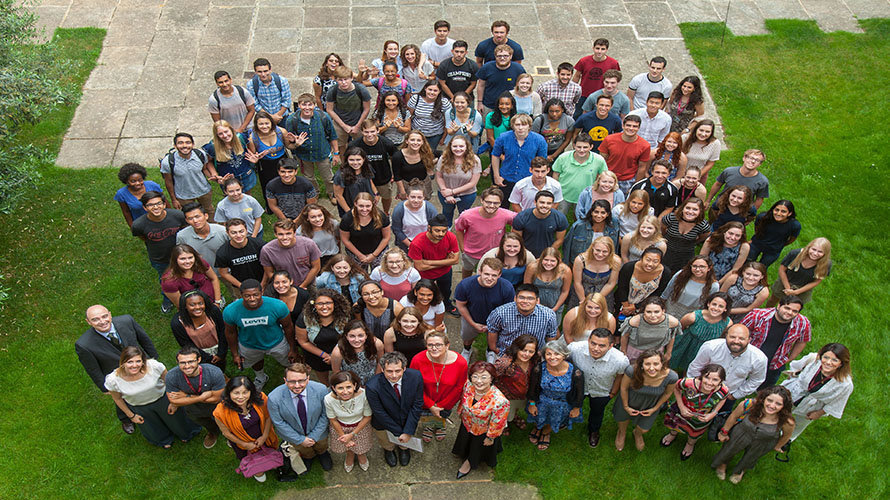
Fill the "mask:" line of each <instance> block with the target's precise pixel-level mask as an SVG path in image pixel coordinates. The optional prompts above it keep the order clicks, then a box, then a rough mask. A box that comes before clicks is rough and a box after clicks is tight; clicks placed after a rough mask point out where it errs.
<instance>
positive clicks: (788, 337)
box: [742, 308, 810, 370]
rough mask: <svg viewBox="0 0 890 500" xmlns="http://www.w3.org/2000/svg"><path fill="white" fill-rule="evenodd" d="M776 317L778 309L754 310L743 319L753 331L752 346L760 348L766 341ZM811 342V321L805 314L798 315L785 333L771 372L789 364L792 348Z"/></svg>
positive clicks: (772, 363) (771, 361)
mask: <svg viewBox="0 0 890 500" xmlns="http://www.w3.org/2000/svg"><path fill="white" fill-rule="evenodd" d="M775 315H776V309H775V308H770V309H753V310H752V311H751V312H749V313H748V314H746V315H745V317H744V319H742V324H743V325H745V326H747V327H748V330H750V331H751V345H753V346H755V347H757V348H760V346H761V345H763V342H764V341H765V340H766V334H767V333H769V327H770V324H771V323H772V321H773V316H775ZM809 341H810V320H808V319H807V318H806V316H804V315H803V314H798V315H797V316H795V317H794V319H792V320H791V324H790V325H788V331H787V332H785V339H784V340H783V341H782V345H780V346H779V349H778V350H777V351H776V355H775V356H773V359H771V360H770V362H769V369H770V370H778V369H779V368H781V367H783V366H785V363H787V362H788V356H789V354H791V348H792V347H794V344H796V343H798V342H809Z"/></svg>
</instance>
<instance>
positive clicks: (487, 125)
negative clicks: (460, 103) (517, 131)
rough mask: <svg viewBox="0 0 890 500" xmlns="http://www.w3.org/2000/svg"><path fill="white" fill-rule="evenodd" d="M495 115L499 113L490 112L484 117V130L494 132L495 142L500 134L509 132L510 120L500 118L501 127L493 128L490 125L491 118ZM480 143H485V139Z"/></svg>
mask: <svg viewBox="0 0 890 500" xmlns="http://www.w3.org/2000/svg"><path fill="white" fill-rule="evenodd" d="M495 113H500V111H492V112H490V113H488V115H486V116H485V128H486V129H491V130H494V139H495V140H497V139H498V137H500V136H501V134H503V133H504V132H506V131H508V130H510V118H509V117H506V116H504V117H502V119H501V126H500V127H495V126H494V125H492V124H491V117H493V116H494V114H495ZM482 142H485V138H483V139H482Z"/></svg>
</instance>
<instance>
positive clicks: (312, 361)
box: [297, 316, 340, 372]
mask: <svg viewBox="0 0 890 500" xmlns="http://www.w3.org/2000/svg"><path fill="white" fill-rule="evenodd" d="M297 326H298V327H300V328H302V329H304V330H309V329H308V328H306V324H305V321H304V319H303V316H300V317H299V318H297ZM310 337H311V332H310ZM339 339H340V331H339V330H337V329H336V328H334V326H333V325H328V326H322V327H318V334H317V335H316V336H315V338H314V339H311V340H310V342H312V343H313V344H314V345H315V347H318V348H319V349H321V350H322V351H324V352H326V353H328V354H330V353H331V352H333V351H334V347H336V346H337V341H338V340H339ZM303 359H305V360H306V364H307V365H309V366H310V367H311V368H312V369H313V370H315V371H319V372H329V371H331V365H329V364H328V363H325V362H324V360H323V359H321V357H320V356H316V355H315V354H312V353H311V352H309V351H307V350H305V349H304V350H303Z"/></svg>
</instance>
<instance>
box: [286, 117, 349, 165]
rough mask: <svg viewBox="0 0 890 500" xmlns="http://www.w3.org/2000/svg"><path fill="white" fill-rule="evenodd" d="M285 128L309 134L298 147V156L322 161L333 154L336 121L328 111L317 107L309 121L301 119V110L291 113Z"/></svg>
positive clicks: (293, 131) (302, 158) (307, 159)
mask: <svg viewBox="0 0 890 500" xmlns="http://www.w3.org/2000/svg"><path fill="white" fill-rule="evenodd" d="M284 129H285V130H287V131H288V132H291V133H293V134H296V135H300V134H302V133H303V132H306V134H308V135H309V137H308V138H307V139H306V142H304V143H303V145H302V146H298V147H297V149H296V153H297V158H299V159H301V160H303V161H322V160H326V159H327V158H328V157H330V155H331V141H336V140H337V132H336V131H334V123H333V122H332V121H331V117H330V116H328V114H327V113H325V112H323V111H321V110H319V109H317V108H316V109H315V111H314V112H313V113H312V119H310V120H309V123H308V124H307V123H305V122H303V120H301V119H300V112H299V111H297V112H296V113H291V114H290V116H288V117H287V121H286V122H285V124H284Z"/></svg>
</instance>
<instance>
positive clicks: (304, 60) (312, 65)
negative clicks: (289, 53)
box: [297, 51, 328, 77]
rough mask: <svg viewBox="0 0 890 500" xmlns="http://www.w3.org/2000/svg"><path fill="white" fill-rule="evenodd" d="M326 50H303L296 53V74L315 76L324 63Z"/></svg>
mask: <svg viewBox="0 0 890 500" xmlns="http://www.w3.org/2000/svg"><path fill="white" fill-rule="evenodd" d="M327 55H328V53H327V52H305V51H301V52H300V53H299V54H297V76H298V77H304V76H315V75H317V74H318V71H319V70H320V69H321V65H322V64H323V63H324V58H325V56H327Z"/></svg>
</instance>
